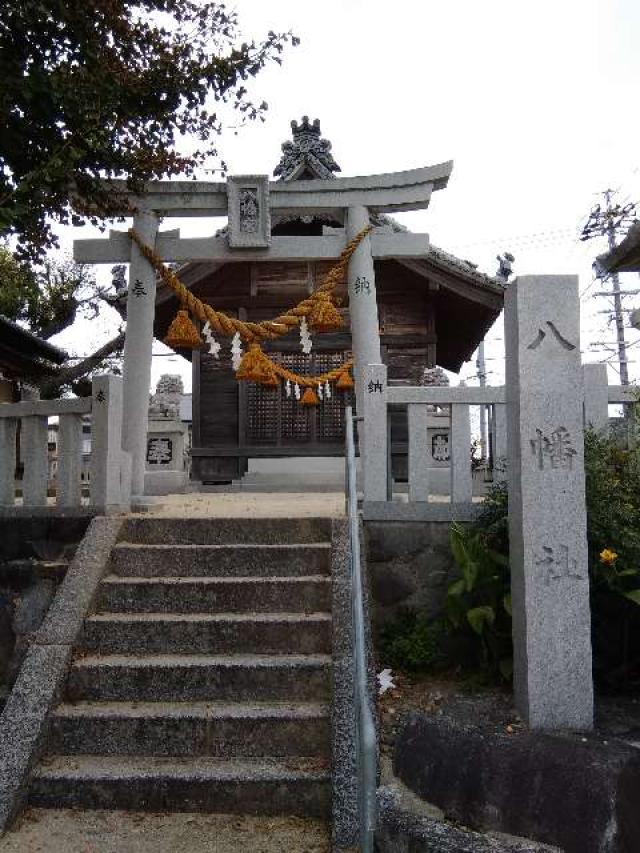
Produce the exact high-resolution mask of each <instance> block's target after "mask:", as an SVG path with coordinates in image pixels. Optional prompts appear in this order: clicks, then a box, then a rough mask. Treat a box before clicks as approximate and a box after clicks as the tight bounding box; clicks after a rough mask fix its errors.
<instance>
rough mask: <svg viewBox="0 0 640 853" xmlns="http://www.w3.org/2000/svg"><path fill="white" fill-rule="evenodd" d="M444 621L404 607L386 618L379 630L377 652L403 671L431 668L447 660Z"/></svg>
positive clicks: (434, 668) (424, 670)
mask: <svg viewBox="0 0 640 853" xmlns="http://www.w3.org/2000/svg"><path fill="white" fill-rule="evenodd" d="M445 636H446V625H445V623H444V622H443V621H442V620H430V619H427V618H426V617H424V616H422V615H419V614H417V613H415V612H412V611H406V612H405V613H403V614H402V615H401V616H400V617H399V618H398V619H397V620H395V621H394V622H387V623H386V624H385V625H384V627H383V628H382V631H381V634H380V652H381V654H382V658H383V660H384V662H385V664H387V665H388V666H390V667H395V668H396V669H401V670H403V671H405V672H433V671H434V670H437V669H439V668H440V667H442V666H443V665H444V664H445V662H446V657H445V654H444V651H443V645H444V639H445Z"/></svg>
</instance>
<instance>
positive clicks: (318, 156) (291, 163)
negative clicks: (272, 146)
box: [273, 116, 341, 181]
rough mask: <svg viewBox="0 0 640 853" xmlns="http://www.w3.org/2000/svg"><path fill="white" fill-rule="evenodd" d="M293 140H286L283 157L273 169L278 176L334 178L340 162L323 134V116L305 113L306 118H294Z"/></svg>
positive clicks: (286, 178) (288, 177)
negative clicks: (298, 120) (321, 127)
mask: <svg viewBox="0 0 640 853" xmlns="http://www.w3.org/2000/svg"><path fill="white" fill-rule="evenodd" d="M291 133H292V136H293V142H289V141H288V140H287V142H284V143H283V144H282V157H281V158H280V162H279V163H278V165H277V166H276V168H275V169H274V170H273V174H274V176H275V177H278V178H280V180H281V181H294V180H299V179H301V178H308V177H309V173H311V175H312V177H313V178H325V179H326V178H333V177H334V174H333V173H334V172H340V171H341V169H340V166H339V165H338V164H337V163H336V161H335V160H334V158H333V155H332V154H331V143H330V142H329V140H328V139H322V137H321V136H320V119H317V118H316V119H314V120H313V122H311V121H309V116H303V117H302V121H301V122H300V124H298V122H297V121H295V120H294V121H292V122H291Z"/></svg>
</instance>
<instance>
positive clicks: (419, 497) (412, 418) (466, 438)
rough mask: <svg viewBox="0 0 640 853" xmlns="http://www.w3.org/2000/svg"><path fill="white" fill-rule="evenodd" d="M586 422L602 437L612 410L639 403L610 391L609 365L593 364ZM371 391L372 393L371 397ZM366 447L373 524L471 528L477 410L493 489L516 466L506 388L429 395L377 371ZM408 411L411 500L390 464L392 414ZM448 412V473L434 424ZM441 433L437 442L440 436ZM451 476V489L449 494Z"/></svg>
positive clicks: (367, 513)
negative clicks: (481, 412)
mask: <svg viewBox="0 0 640 853" xmlns="http://www.w3.org/2000/svg"><path fill="white" fill-rule="evenodd" d="M582 373H583V377H584V397H583V416H584V417H583V420H584V426H585V428H586V427H592V428H593V429H595V430H597V431H600V432H602V431H604V430H608V429H609V426H610V418H609V406H611V405H616V404H629V403H632V402H634V401H636V400H637V399H638V389H634V388H633V387H628V386H627V387H625V386H621V385H609V384H608V382H607V368H606V366H605V365H604V364H585V365H583V367H582ZM369 389H371V390H369ZM365 391H366V397H365V429H366V435H367V436H368V437H369V441H368V442H366V443H365V452H364V457H365V458H364V464H363V466H362V468H363V485H364V507H363V510H364V517H365V519H367V520H370V521H382V520H389V521H392V520H403V521H410V520H423V521H446V520H449V519H457V520H459V521H465V520H469V519H471V518H472V517H473V516H474V514H475V513H477V511H478V509H479V507H480V503H479V501H474V499H473V495H474V489H473V471H472V458H471V444H472V435H471V418H470V407H472V406H477V407H479V406H487V407H488V409H489V414H490V424H491V428H490V444H491V460H492V462H493V472H492V473H493V482H498V481H500V480H505V479H506V476H507V473H506V469H507V465H508V454H507V407H506V392H505V387H504V386H495V387H485V388H478V387H475V388H471V387H463V386H458V387H423V386H415V387H410V386H397V387H394V386H389V385H387V369H386V367H385V366H384V365H381V364H378V365H375V364H373V365H369V366H368V368H367V373H366V381H365ZM391 405H393V406H395V407H396V408H397V407H398V406H402V407H406V411H407V425H408V434H409V435H408V439H409V440H408V466H407V467H408V495H405V493H404V492H401V493H399V494H396V498H401V500H394V499H393V498H394V482H393V478H392V474H391V466H390V464H389V454H390V447H391V446H390V436H389V429H388V419H387V411H388V406H391ZM435 407H438V410H440V411H439V414H438V417H439V418H442V410H443V409H445V410H448V418H447V429H446V431H447V433H448V434H447V436H446V441H447V446H446V455H447V457H448V458H447V463H446V464H447V466H448V468H447V470H446V471H443V470H442V469H439V468H438V467H436V466H437V465H438V459H437V456H436V451H437V447H436V446H435V445H434V440H437V439H438V438H439V437H440V435H441V434H443V433H444V429H443V428H439V427H438V426H436V425H435V424H434V420H435V419H434V415H433V409H434V408H435ZM432 433H433V435H432ZM443 473H445V474H447V475H448V480H449V486H448V488H446V489H443V488H442V477H441V476H437V477H436V476H434V475H440V474H443Z"/></svg>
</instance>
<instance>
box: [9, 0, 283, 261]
mask: <svg viewBox="0 0 640 853" xmlns="http://www.w3.org/2000/svg"><path fill="white" fill-rule="evenodd" d="M289 41H290V42H292V43H294V44H295V43H297V39H295V38H294V37H293V36H292V35H291V34H290V33H284V34H277V33H275V32H269V33H267V35H266V37H265V38H264V39H263V40H261V41H257V42H253V41H251V42H242V41H241V39H240V34H239V25H238V18H237V15H236V13H235V12H232V11H228V10H227V8H226V7H225V6H224V5H223V4H221V3H216V2H200V0H133V2H132V1H131V0H82V2H80V0H65V1H64V2H62V3H61V2H59V0H5V2H4V3H2V5H1V6H0V77H1V79H2V97H0V126H2V134H1V135H0V234H5V235H7V234H16V235H17V236H18V239H19V242H20V247H21V250H22V252H23V253H28V254H30V255H31V256H32V257H33V256H36V255H38V256H39V255H41V254H42V251H43V248H45V247H47V246H49V245H51V244H52V243H55V239H54V237H53V235H52V232H51V227H50V223H49V219H50V218H51V217H53V218H54V219H57V220H58V221H60V222H63V223H66V222H69V221H70V222H71V223H73V224H79V223H81V222H82V221H83V220H82V216H81V215H79V214H78V213H77V212H74V213H72V212H71V210H70V207H69V196H70V190H71V187H72V186H74V187H75V190H76V191H77V193H78V195H79V196H80V197H81V198H82V199H83V200H84V202H86V204H87V205H88V208H90V210H91V211H96V210H97V211H98V212H99V213H100V214H108V213H109V212H110V211H114V210H115V209H116V208H117V207H121V199H120V200H118V199H117V197H116V196H117V193H116V192H115V190H114V188H113V187H112V186H109V185H107V186H106V187H105V185H104V183H103V179H107V180H110V179H112V178H114V177H126V178H127V179H128V184H129V188H130V189H131V190H133V191H138V190H140V188H141V187H142V185H143V184H144V182H145V181H147V180H149V179H151V178H162V177H170V176H173V175H178V174H181V175H185V176H187V177H191V176H192V175H194V173H195V171H196V170H197V169H198V168H199V167H202V166H203V165H215V166H217V167H220V168H221V169H222V170H223V171H224V169H225V168H226V167H225V164H224V162H222V161H220V160H219V157H218V151H217V148H216V144H215V140H216V138H217V136H218V135H219V134H220V133H221V131H222V129H223V119H222V117H221V115H220V110H221V109H224V108H225V107H224V106H223V105H228V108H229V109H230V110H231V111H232V112H233V115H234V117H235V123H236V124H237V123H241V122H243V121H246V120H253V119H256V118H258V119H262V120H263V116H264V112H265V110H266V109H267V105H266V104H265V103H264V102H262V103H258V102H254V101H253V100H252V99H251V98H250V97H249V95H248V90H247V85H248V81H250V80H251V78H253V77H255V76H256V75H257V74H258V73H259V72H260V71H261V70H262V69H263V68H264V67H265V66H266V65H267V64H268V63H271V62H276V63H280V62H281V54H282V51H283V49H284V46H285V44H286V43H287V42H289ZM186 138H188V140H189V141H188V143H187V144H184V143H183V140H185V139H186ZM192 143H193V144H192ZM187 145H188V148H187ZM198 145H199V146H201V147H199V148H197V147H195V146H198ZM179 148H180V150H178V149H179ZM185 151H187V153H182V152H185ZM88 208H87V207H85V209H88ZM92 221H94V220H92Z"/></svg>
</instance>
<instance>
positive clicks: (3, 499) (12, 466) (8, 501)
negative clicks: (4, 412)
mask: <svg viewBox="0 0 640 853" xmlns="http://www.w3.org/2000/svg"><path fill="white" fill-rule="evenodd" d="M17 428H18V421H17V419H16V418H0V506H9V507H12V506H14V504H15V498H16V432H17Z"/></svg>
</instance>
